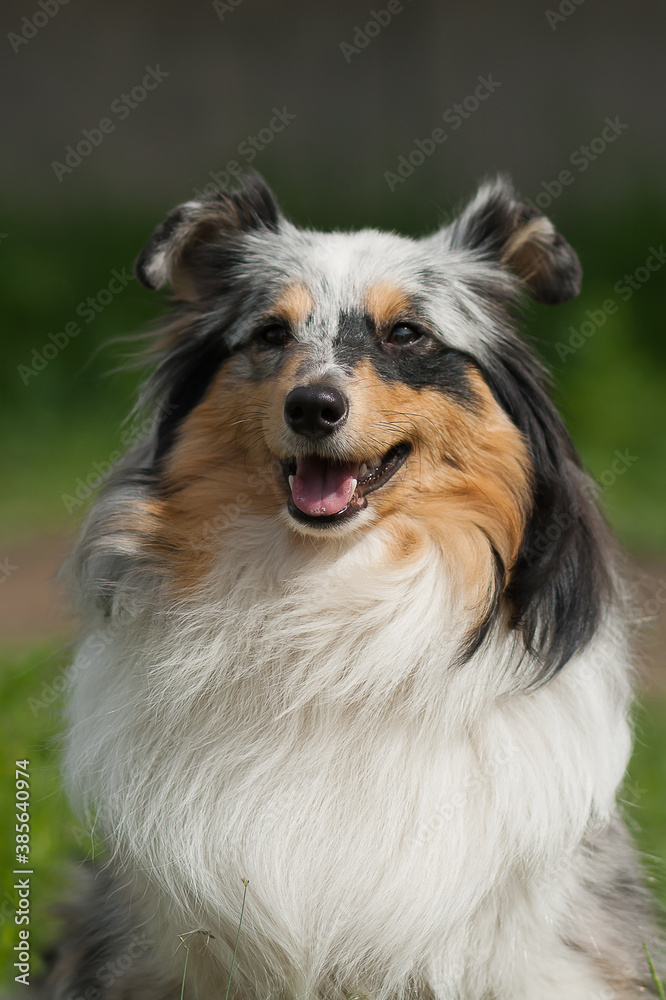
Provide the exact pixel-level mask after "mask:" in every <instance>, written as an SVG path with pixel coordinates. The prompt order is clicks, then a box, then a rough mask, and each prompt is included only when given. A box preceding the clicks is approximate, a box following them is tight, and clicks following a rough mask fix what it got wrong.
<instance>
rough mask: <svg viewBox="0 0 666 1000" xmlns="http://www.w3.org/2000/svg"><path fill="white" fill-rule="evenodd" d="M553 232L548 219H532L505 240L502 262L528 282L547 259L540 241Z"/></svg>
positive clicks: (546, 238) (547, 237)
mask: <svg viewBox="0 0 666 1000" xmlns="http://www.w3.org/2000/svg"><path fill="white" fill-rule="evenodd" d="M553 232H554V229H553V225H552V223H551V222H550V221H549V220H548V219H546V218H544V217H542V218H536V219H532V220H531V222H528V223H527V224H526V225H524V226H521V227H520V228H519V229H517V230H516V231H515V233H513V235H512V236H511V237H510V238H509V240H507V243H506V246H505V247H504V252H503V254H502V261H503V263H505V264H506V265H507V267H510V268H511V270H512V271H513V272H514V274H517V275H518V277H519V278H522V280H523V281H527V282H529V281H530V280H532V279H533V278H535V277H536V276H537V275H538V274H539V273H540V271H541V270H542V268H543V266H544V263H547V261H548V256H547V253H546V251H545V250H544V248H543V247H542V242H543V241H545V240H548V239H549V238H550V237H552V235H553Z"/></svg>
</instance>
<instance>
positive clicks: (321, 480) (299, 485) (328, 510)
mask: <svg viewBox="0 0 666 1000" xmlns="http://www.w3.org/2000/svg"><path fill="white" fill-rule="evenodd" d="M353 479H358V462H344V463H341V464H337V463H333V462H327V461H326V460H325V459H323V458H318V457H317V456H315V455H309V456H308V457H307V458H299V459H298V465H297V466H296V475H295V476H294V480H293V483H292V487H291V495H292V497H293V498H294V503H295V504H296V506H297V507H298V509H299V510H302V511H303V513H304V514H309V515H310V516H311V517H321V516H322V515H324V514H338V513H339V512H340V511H341V510H344V509H345V507H346V506H347V504H348V503H349V501H350V500H351V498H352V494H353V492H354V484H353V482H352V480H353Z"/></svg>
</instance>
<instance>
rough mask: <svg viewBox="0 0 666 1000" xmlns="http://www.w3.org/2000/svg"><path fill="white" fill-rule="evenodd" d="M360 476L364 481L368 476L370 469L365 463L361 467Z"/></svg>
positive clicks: (359, 469)
mask: <svg viewBox="0 0 666 1000" xmlns="http://www.w3.org/2000/svg"><path fill="white" fill-rule="evenodd" d="M358 474H359V476H360V477H361V479H363V477H364V476H367V474H368V467H367V465H366V464H365V462H363V463H362V464H361V465H359V468H358Z"/></svg>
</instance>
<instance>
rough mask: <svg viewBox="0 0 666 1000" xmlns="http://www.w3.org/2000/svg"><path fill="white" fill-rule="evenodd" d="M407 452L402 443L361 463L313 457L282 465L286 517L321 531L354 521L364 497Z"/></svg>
mask: <svg viewBox="0 0 666 1000" xmlns="http://www.w3.org/2000/svg"><path fill="white" fill-rule="evenodd" d="M410 451H411V446H410V445H409V444H408V443H407V442H406V441H403V442H401V443H400V444H397V445H394V446H393V447H392V448H390V449H389V451H387V452H386V454H385V455H384V456H382V457H379V458H372V459H367V460H366V461H364V462H336V461H332V460H331V459H327V458H323V457H322V456H321V455H314V454H313V455H303V456H301V457H299V458H292V459H287V460H286V461H283V462H282V471H283V473H284V477H285V480H286V481H287V483H288V485H289V494H290V495H289V503H288V510H289V513H290V514H291V516H292V517H293V518H294V519H295V520H297V521H300V522H301V523H302V524H311V525H315V526H316V527H321V528H324V527H328V526H329V525H333V524H340V523H341V522H343V521H347V520H349V519H350V518H352V517H355V516H356V515H357V514H359V513H360V511H362V510H364V508H365V507H367V505H368V501H367V499H366V497H367V495H368V494H369V493H373V492H374V491H375V490H378V489H380V488H381V487H382V486H385V485H386V483H387V482H388V481H389V479H391V478H392V477H393V476H394V475H395V473H396V472H397V471H398V469H399V468H400V467H401V466H402V465H403V464H404V462H405V460H406V458H407V456H408V455H409V452H410Z"/></svg>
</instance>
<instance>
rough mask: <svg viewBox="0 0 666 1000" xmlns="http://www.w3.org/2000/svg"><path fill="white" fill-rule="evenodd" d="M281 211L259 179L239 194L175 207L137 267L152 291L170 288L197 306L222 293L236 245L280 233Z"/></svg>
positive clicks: (251, 180)
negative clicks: (256, 233) (250, 236)
mask: <svg viewBox="0 0 666 1000" xmlns="http://www.w3.org/2000/svg"><path fill="white" fill-rule="evenodd" d="M280 219H281V215H280V210H279V208H278V206H277V203H276V201H275V198H274V197H273V193H272V192H271V190H270V188H269V187H268V186H267V185H266V184H265V183H264V181H263V180H262V178H261V177H259V175H258V174H251V175H249V176H248V177H246V178H244V179H243V181H242V183H241V185H240V187H239V188H238V190H237V191H227V190H219V191H214V192H213V193H212V194H210V195H206V196H204V197H202V198H200V199H197V200H196V201H188V202H185V204H183V205H179V206H178V208H174V210H173V211H172V212H170V213H169V215H168V216H167V217H166V219H165V220H164V222H163V223H162V224H161V225H160V226H158V227H157V229H156V230H155V232H154V233H153V235H152V236H151V237H150V239H149V240H148V243H147V244H146V245H145V247H144V248H143V250H142V251H141V253H140V254H139V256H138V257H137V259H136V263H135V265H134V270H135V274H136V276H137V278H138V280H139V281H140V282H141V283H142V284H143V285H145V286H146V288H150V289H152V290H156V289H158V288H161V287H162V286H163V285H166V284H169V285H171V288H172V289H173V291H174V293H175V294H176V296H177V297H178V298H179V299H183V300H186V301H195V300H196V299H200V298H205V297H206V296H207V295H210V294H213V293H214V292H215V291H216V289H219V287H220V285H221V284H222V280H223V271H224V266H225V263H227V264H228V259H229V252H230V250H231V249H232V248H233V244H234V241H235V240H236V239H237V238H238V237H239V236H241V235H242V234H243V233H246V232H250V231H252V230H261V229H267V230H271V231H272V232H277V230H278V228H279V224H280Z"/></svg>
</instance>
